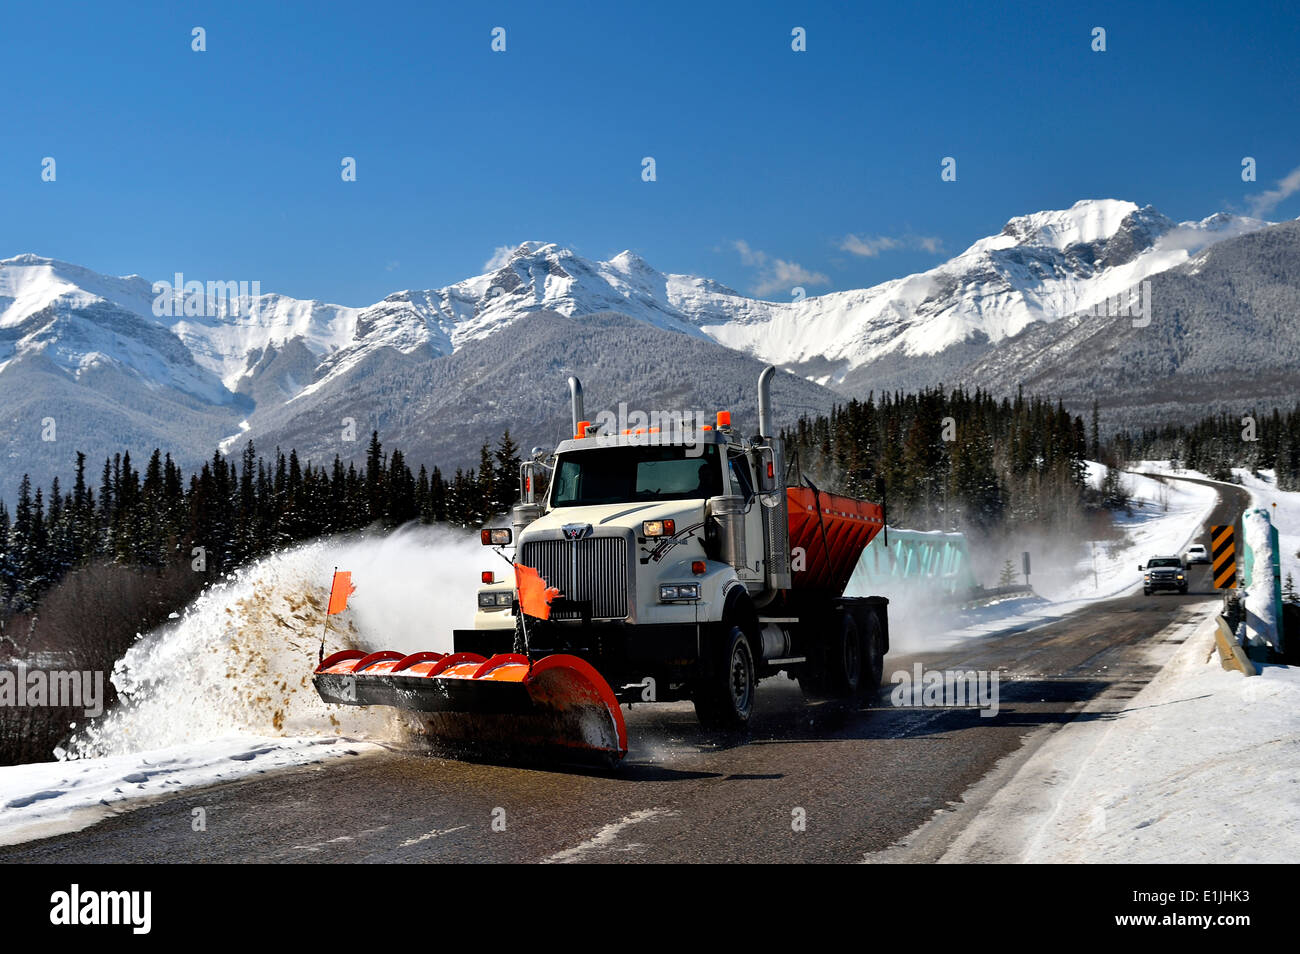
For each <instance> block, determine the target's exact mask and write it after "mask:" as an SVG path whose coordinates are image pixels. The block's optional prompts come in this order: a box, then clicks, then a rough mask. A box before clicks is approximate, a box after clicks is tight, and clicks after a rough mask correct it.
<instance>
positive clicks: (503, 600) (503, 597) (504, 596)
mask: <svg viewBox="0 0 1300 954" xmlns="http://www.w3.org/2000/svg"><path fill="white" fill-rule="evenodd" d="M514 601H515V594H513V593H509V592H506V593H498V594H497V606H509V605H510V604H511V603H513V602H514Z"/></svg>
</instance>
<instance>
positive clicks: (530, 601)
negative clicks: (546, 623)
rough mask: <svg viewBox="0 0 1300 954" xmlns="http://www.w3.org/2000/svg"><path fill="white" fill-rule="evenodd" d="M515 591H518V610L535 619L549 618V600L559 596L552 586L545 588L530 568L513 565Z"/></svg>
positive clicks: (534, 571) (520, 564) (540, 577)
mask: <svg viewBox="0 0 1300 954" xmlns="http://www.w3.org/2000/svg"><path fill="white" fill-rule="evenodd" d="M515 589H516V590H518V591H519V609H520V610H521V611H522V612H523V613H524V615H526V616H532V617H534V618H536V619H550V618H551V600H553V599H554V598H555V597H557V596H559V595H560V591H559V590H558V589H556V588H555V587H554V586H547V585H546V581H545V580H543V579H542V575H541V574H540V573H538V572H537V571H536V570H534V569H533V568H532V567H531V566H524V565H523V564H522V563H516V564H515Z"/></svg>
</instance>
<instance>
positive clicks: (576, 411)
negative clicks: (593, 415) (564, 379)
mask: <svg viewBox="0 0 1300 954" xmlns="http://www.w3.org/2000/svg"><path fill="white" fill-rule="evenodd" d="M569 407H570V408H571V409H572V414H573V428H572V430H570V432H569V433H571V434H572V435H573V436H574V437H577V436H578V422H579V421H581V420H584V418H583V416H582V382H581V381H579V380H578V379H577V378H576V377H573V376H570V377H569Z"/></svg>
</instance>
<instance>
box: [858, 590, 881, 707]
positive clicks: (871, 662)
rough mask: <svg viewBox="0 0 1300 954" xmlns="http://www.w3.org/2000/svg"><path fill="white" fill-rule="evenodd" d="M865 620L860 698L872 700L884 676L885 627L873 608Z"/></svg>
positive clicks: (878, 690)
mask: <svg viewBox="0 0 1300 954" xmlns="http://www.w3.org/2000/svg"><path fill="white" fill-rule="evenodd" d="M865 622H866V626H865V632H863V634H862V643H863V656H862V688H861V698H863V699H865V700H874V699H875V698H876V695H877V694H878V693H879V692H880V682H881V680H882V679H884V678H885V629H884V627H883V626H882V625H881V624H880V616H879V615H878V614H877V613H876V611H875V610H868V611H867V615H866V617H865Z"/></svg>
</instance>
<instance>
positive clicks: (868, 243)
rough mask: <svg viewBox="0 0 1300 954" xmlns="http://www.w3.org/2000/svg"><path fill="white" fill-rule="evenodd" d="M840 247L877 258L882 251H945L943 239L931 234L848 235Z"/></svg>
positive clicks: (854, 253)
mask: <svg viewBox="0 0 1300 954" xmlns="http://www.w3.org/2000/svg"><path fill="white" fill-rule="evenodd" d="M840 248H841V249H842V250H843V251H845V252H849V253H850V254H853V255H860V256H862V257H863V258H875V257H876V256H877V255H879V254H880V253H881V252H897V251H900V250H917V249H919V250H920V251H922V252H929V253H931V254H932V255H935V254H938V253H939V252H942V251H943V239H940V238H936V237H934V236H929V235H903V236H900V237H898V238H895V237H893V236H889V235H877V236H869V235H846V236H844V238H843V239H841V240H840Z"/></svg>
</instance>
